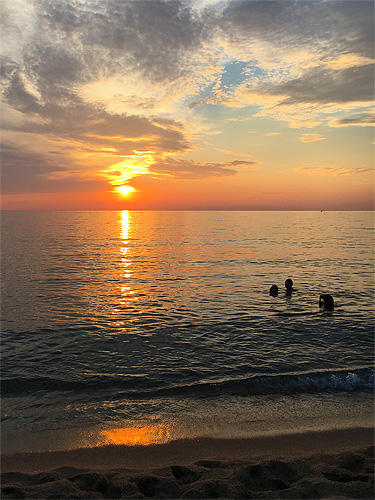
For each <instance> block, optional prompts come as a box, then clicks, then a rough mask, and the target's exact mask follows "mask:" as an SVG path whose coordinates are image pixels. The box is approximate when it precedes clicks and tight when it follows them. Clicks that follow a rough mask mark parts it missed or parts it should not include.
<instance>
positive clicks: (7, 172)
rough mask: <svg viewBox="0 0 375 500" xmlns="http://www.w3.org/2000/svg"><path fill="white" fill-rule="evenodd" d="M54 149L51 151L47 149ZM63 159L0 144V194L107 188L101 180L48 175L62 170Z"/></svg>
mask: <svg viewBox="0 0 375 500" xmlns="http://www.w3.org/2000/svg"><path fill="white" fill-rule="evenodd" d="M51 153H55V152H51ZM65 170H66V165H65V164H64V163H63V159H60V160H57V161H56V159H53V158H51V157H50V155H49V154H44V153H37V152H28V154H27V155H25V153H24V151H23V150H19V149H17V148H14V147H12V146H9V145H3V146H2V148H1V191H2V194H4V195H5V194H24V193H54V192H61V191H65V192H69V191H70V192H81V191H82V192H83V191H95V190H98V191H99V190H105V189H108V185H107V183H106V182H104V181H101V180H90V179H77V177H76V176H74V177H73V176H72V177H70V178H69V177H64V178H59V179H50V178H49V175H50V173H51V171H53V172H61V173H62V172H64V171H65Z"/></svg>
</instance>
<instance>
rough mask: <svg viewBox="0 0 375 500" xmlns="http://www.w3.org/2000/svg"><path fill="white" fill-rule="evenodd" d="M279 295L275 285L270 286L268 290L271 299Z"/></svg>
mask: <svg viewBox="0 0 375 500" xmlns="http://www.w3.org/2000/svg"><path fill="white" fill-rule="evenodd" d="M278 293H279V288H278V286H277V285H272V286H271V288H270V295H272V297H276V295H277V294H278Z"/></svg>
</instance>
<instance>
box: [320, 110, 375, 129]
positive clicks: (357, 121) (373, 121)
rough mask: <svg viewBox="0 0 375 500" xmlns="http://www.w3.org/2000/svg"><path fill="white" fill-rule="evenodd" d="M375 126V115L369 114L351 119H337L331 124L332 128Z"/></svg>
mask: <svg viewBox="0 0 375 500" xmlns="http://www.w3.org/2000/svg"><path fill="white" fill-rule="evenodd" d="M374 125H375V114H374V113H368V114H363V115H360V116H353V117H349V118H335V119H334V120H331V121H330V122H329V126H330V127H354V126H356V127H370V126H374Z"/></svg>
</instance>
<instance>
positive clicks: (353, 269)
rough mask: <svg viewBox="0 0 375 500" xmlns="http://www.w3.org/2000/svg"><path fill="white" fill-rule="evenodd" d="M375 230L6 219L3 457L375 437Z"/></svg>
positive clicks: (114, 216)
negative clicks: (176, 444) (291, 434)
mask: <svg viewBox="0 0 375 500" xmlns="http://www.w3.org/2000/svg"><path fill="white" fill-rule="evenodd" d="M373 229H374V218H373V213H372V212H128V211H123V212H22V211H21V212H4V213H3V215H2V230H3V235H2V358H1V359H2V377H3V378H2V398H3V405H2V407H3V421H2V433H3V445H2V448H3V452H5V453H12V452H18V451H35V450H55V449H56V450H57V449H74V448H77V447H80V446H97V445H100V444H112V443H117V444H151V443H158V442H166V441H168V440H171V439H179V438H184V437H199V436H213V437H252V436H257V435H261V434H270V433H271V434H272V433H274V434H278V433H286V432H288V431H290V430H302V431H303V430H308V429H312V430H322V429H324V428H350V427H361V426H363V427H366V426H369V425H372V419H373V387H374V371H373V317H374V310H373V308H374V291H373V280H374V268H373V234H374V233H373ZM288 277H291V278H292V279H293V280H294V287H295V291H294V292H293V294H292V295H291V296H285V293H284V281H285V279H286V278H288ZM273 283H275V284H277V285H278V286H279V289H280V291H279V295H278V296H277V297H271V296H270V295H269V288H270V286H271V285H272V284H273ZM321 293H331V294H332V295H333V296H334V299H335V304H336V307H335V309H334V311H332V312H323V311H321V310H319V307H318V300H319V295H320V294H321Z"/></svg>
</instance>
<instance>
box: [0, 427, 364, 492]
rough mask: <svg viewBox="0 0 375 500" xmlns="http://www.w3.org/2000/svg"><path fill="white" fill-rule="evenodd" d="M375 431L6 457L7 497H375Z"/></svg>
mask: <svg viewBox="0 0 375 500" xmlns="http://www.w3.org/2000/svg"><path fill="white" fill-rule="evenodd" d="M373 444H374V429H373V428H356V429H350V430H331V431H321V432H306V433H303V434H290V435H281V436H273V437H260V438H248V439H216V438H201V439H186V440H177V441H172V442H169V443H166V444H157V445H148V446H139V445H136V446H125V445H109V446H104V447H100V448H81V449H77V450H71V451H65V452H62V451H59V452H40V453H36V452H31V453H18V454H15V455H4V456H3V457H2V498H4V500H8V499H9V500H10V499H13V498H40V499H45V498H64V499H69V498H72V499H73V498H93V499H102V498H149V497H153V498H171V499H172V498H202V499H205V498H231V499H235V498H249V499H256V498H259V499H267V498H268V499H282V498H289V499H298V498H305V499H313V498H314V499H315V498H327V499H331V498H340V499H341V500H343V499H347V500H350V499H354V498H365V499H372V498H374V447H373Z"/></svg>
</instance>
